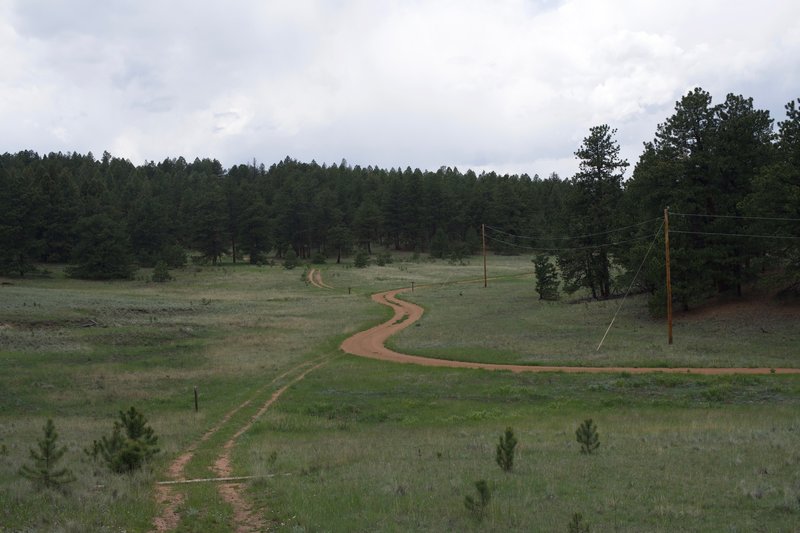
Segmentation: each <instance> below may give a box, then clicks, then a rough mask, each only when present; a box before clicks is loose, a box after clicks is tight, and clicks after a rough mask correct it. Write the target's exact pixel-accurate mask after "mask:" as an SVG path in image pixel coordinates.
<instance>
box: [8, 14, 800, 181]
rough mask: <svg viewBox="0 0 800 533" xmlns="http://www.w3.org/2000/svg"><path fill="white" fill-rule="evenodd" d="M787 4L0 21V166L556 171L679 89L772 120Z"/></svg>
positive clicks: (662, 107) (793, 68) (781, 73)
mask: <svg viewBox="0 0 800 533" xmlns="http://www.w3.org/2000/svg"><path fill="white" fill-rule="evenodd" d="M798 55H800V5H797V3H796V2H789V1H777V2H771V3H769V4H768V5H767V6H762V7H760V8H759V9H756V8H755V7H754V6H753V5H752V4H750V3H745V2H740V1H733V2H731V1H723V0H702V1H699V2H698V1H693V2H689V1H685V0H680V1H677V0H676V1H675V2H669V3H664V2H658V3H655V2H640V1H634V0H615V1H605V2H598V1H594V0H568V1H562V2H556V1H538V2H537V1H533V2H532V1H526V0H503V1H488V0H487V1H479V0H472V1H467V2H463V1H455V0H435V1H433V0H432V1H422V0H416V1H405V0H393V1H389V2H369V1H367V0H341V1H337V2H328V1H323V0H299V1H296V2H260V1H257V0H242V1H236V2H227V3H217V2H199V1H189V0H180V1H175V2H155V1H133V0H131V1H118V2H100V3H97V2H89V1H75V0H70V1H66V0H62V1H56V0H36V1H32V0H25V1H22V0H16V1H14V0H9V1H6V2H4V3H2V4H0V69H1V70H0V71H2V72H3V73H4V74H3V76H2V77H0V117H2V119H3V120H2V121H0V124H2V126H0V144H2V150H3V151H14V150H19V149H27V148H31V149H34V150H37V151H40V152H47V151H51V150H77V151H82V152H83V151H88V150H92V151H93V152H95V153H100V152H102V151H103V150H105V149H108V150H110V151H111V152H112V153H114V154H115V155H120V156H124V157H129V158H130V159H131V160H132V161H134V162H136V163H139V162H142V161H144V160H145V159H147V160H160V159H163V158H164V157H173V156H178V155H184V156H185V157H187V158H193V157H196V156H200V157H206V156H207V157H216V158H218V159H220V160H221V161H222V162H223V164H224V165H232V164H236V163H240V162H246V161H250V160H252V158H253V157H256V158H258V159H259V160H260V161H265V162H268V163H269V162H272V161H276V160H278V159H281V158H283V157H285V156H286V155H290V156H292V157H296V158H299V159H303V160H311V159H315V160H317V161H318V162H329V163H332V162H338V161H340V160H341V159H342V158H346V159H347V160H348V161H349V162H350V163H352V164H362V165H368V164H378V165H380V166H385V167H390V166H394V167H397V166H401V167H405V166H408V165H410V166H412V167H420V168H431V169H435V168H438V167H439V166H441V165H450V166H458V167H459V168H461V169H462V170H463V169H466V168H468V167H472V168H476V169H478V170H481V169H485V170H492V169H495V170H498V171H507V172H519V173H522V172H526V173H528V174H534V173H538V174H540V175H542V176H546V175H547V174H549V173H550V172H551V171H554V170H555V171H558V172H559V173H561V174H562V175H564V176H567V175H569V174H571V173H572V172H574V170H575V168H576V165H575V162H574V158H573V152H574V151H575V150H576V149H577V147H578V145H579V144H580V142H581V139H582V138H583V137H584V136H585V135H586V134H587V133H588V129H589V127H590V126H592V125H596V124H600V123H608V124H610V125H611V126H612V127H615V128H617V129H618V139H619V140H620V142H621V144H622V146H623V152H624V155H625V156H626V157H627V158H628V159H629V160H630V162H631V163H635V161H636V158H637V157H638V154H639V153H640V151H641V144H642V142H643V141H646V140H650V139H651V138H652V136H653V133H654V130H655V127H656V125H657V124H658V123H659V122H661V121H663V120H664V119H665V118H666V117H667V116H668V115H669V114H670V113H671V111H672V107H673V105H674V102H675V100H677V99H678V98H680V96H681V95H682V94H683V93H685V92H686V91H687V90H688V89H690V88H692V87H694V86H702V87H704V88H705V89H707V90H709V91H710V92H711V93H712V94H713V95H714V96H715V98H716V99H717V100H721V99H722V98H724V96H725V94H726V93H727V92H736V93H742V94H745V95H747V96H753V97H754V99H755V103H756V105H757V106H760V107H766V108H768V109H770V110H771V111H772V113H773V116H776V118H781V117H782V107H783V104H784V103H785V102H787V101H788V100H790V99H793V98H796V97H798V96H800V94H797V87H800V66H798V63H797V61H796V59H795V58H796V57H798Z"/></svg>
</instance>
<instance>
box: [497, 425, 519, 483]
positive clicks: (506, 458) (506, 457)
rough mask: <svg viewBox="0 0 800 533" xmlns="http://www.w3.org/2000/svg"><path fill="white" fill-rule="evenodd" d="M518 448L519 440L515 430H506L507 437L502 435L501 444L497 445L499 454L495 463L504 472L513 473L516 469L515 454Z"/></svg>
mask: <svg viewBox="0 0 800 533" xmlns="http://www.w3.org/2000/svg"><path fill="white" fill-rule="evenodd" d="M516 447H517V438H516V437H515V436H514V430H513V429H511V428H510V427H508V428H506V432H505V435H500V442H499V443H498V444H497V453H496V455H495V462H497V464H498V466H500V468H501V469H502V470H503V472H511V470H512V469H513V468H514V452H515V449H516Z"/></svg>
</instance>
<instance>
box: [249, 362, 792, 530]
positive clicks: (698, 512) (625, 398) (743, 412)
mask: <svg viewBox="0 0 800 533" xmlns="http://www.w3.org/2000/svg"><path fill="white" fill-rule="evenodd" d="M720 390H728V392H727V393H725V394H718V391H720ZM798 403H800V389H798V380H797V379H796V378H792V377H789V378H786V377H780V376H764V377H758V378H755V377H727V378H719V377H699V376H689V377H687V376H677V377H676V376H664V375H652V376H631V375H619V374H617V375H614V374H609V375H567V374H549V375H547V374H524V375H523V374H517V375H515V374H510V373H492V372H485V371H455V370H446V369H421V368H416V367H411V366H398V365H395V366H392V365H386V364H383V363H377V362H371V361H360V360H355V359H350V358H343V359H340V360H338V361H337V362H336V363H334V364H331V365H329V366H328V367H326V368H325V369H323V370H321V371H319V372H317V373H315V374H314V375H312V376H309V377H308V378H307V379H306V380H304V381H303V382H301V383H298V384H297V385H296V386H295V387H294V388H293V389H292V390H291V391H290V392H289V393H288V397H287V398H285V400H284V401H283V402H281V403H280V404H279V405H278V407H277V409H275V410H273V411H271V412H269V413H268V414H267V416H266V417H265V418H264V419H263V420H262V421H261V422H259V423H258V424H257V426H256V427H255V428H254V431H253V432H252V433H251V434H249V435H248V436H247V440H246V442H247V443H248V444H247V445H243V446H242V447H241V448H240V449H239V451H238V455H239V457H238V459H239V461H240V463H241V464H243V465H248V466H247V470H248V471H251V472H259V473H262V474H267V473H277V474H290V475H288V476H278V477H274V478H267V479H265V480H263V481H259V482H256V483H254V484H253V486H252V489H251V492H252V494H253V496H254V497H255V498H256V499H258V500H259V501H262V502H263V504H264V506H265V507H266V508H267V509H269V510H270V512H271V513H272V516H273V519H274V520H275V521H276V522H280V523H284V524H286V525H287V529H288V526H291V527H296V528H302V529H304V530H307V531H317V530H332V531H344V530H364V529H370V530H380V531H408V530H425V531H442V530H484V529H489V530H497V531H501V530H520V529H533V530H544V531H550V530H565V529H566V525H567V523H568V521H569V519H570V517H571V516H572V513H574V512H581V513H582V514H583V515H584V516H585V517H587V518H588V519H589V521H590V522H591V523H592V525H593V528H594V530H597V531H610V530H615V529H616V530H620V531H675V530H676V529H677V530H696V531H705V530H728V529H730V528H731V527H736V528H742V529H747V530H759V528H761V530H764V531H780V530H790V529H791V528H792V527H794V526H793V524H794V523H796V520H797V518H798V514H799V513H800V502H798V501H797V497H798V496H800V473H799V472H800V470H798V467H800V452H798V449H797V447H796V445H795V443H794V441H795V439H796V433H797V431H800V416H798V415H797V409H798ZM587 417H592V418H593V419H594V420H595V421H596V423H597V424H598V426H599V431H600V438H601V447H600V452H599V454H598V455H597V456H592V457H587V456H582V455H581V454H580V453H579V444H578V443H577V442H576V441H575V436H574V432H575V429H577V427H578V425H579V424H580V422H582V421H583V419H584V418H587ZM509 425H510V426H512V427H513V428H514V430H515V434H516V435H517V436H518V439H519V441H520V445H519V452H518V457H517V460H516V461H515V470H514V472H513V473H511V474H509V475H506V474H504V473H503V472H502V471H501V470H500V469H499V467H498V466H497V465H496V464H495V463H494V448H495V445H496V443H497V439H498V437H499V435H500V434H502V432H503V430H504V429H505V427H507V426H509ZM243 444H244V442H243ZM272 452H275V453H276V455H277V460H276V461H275V463H274V464H273V465H268V464H267V462H266V459H265V458H267V457H268V456H269V454H270V453H272ZM477 479H487V480H488V481H489V482H490V484H491V485H492V486H493V487H494V498H493V500H492V503H491V505H490V509H489V514H488V515H487V518H486V520H485V521H484V523H482V524H480V525H479V524H477V523H475V522H474V521H473V520H472V518H471V517H470V515H469V514H468V513H467V512H466V511H465V509H464V508H463V504H462V502H463V498H464V496H465V495H466V494H468V493H471V491H472V490H473V485H472V484H473V482H474V481H476V480H477ZM343 509H346V510H347V511H346V512H345V511H343Z"/></svg>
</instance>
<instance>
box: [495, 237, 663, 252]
mask: <svg viewBox="0 0 800 533" xmlns="http://www.w3.org/2000/svg"><path fill="white" fill-rule="evenodd" d="M650 237H651V235H649V234H648V235H642V236H641V237H634V238H632V239H625V240H622V241H615V242H609V243H603V244H591V245H585V246H571V247H544V246H543V247H538V246H527V245H524V244H517V243H514V242H509V241H504V240H502V239H498V238H496V237H492V236H490V235H487V236H486V239H487V240H489V241H492V242H497V243H500V244H505V245H506V246H511V247H513V248H520V249H523V250H532V251H534V252H567V251H577V250H591V249H595V248H608V247H611V246H618V245H620V244H628V243H631V242H637V241H643V240H647V239H649V238H650Z"/></svg>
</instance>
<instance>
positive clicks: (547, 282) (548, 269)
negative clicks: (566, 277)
mask: <svg viewBox="0 0 800 533" xmlns="http://www.w3.org/2000/svg"><path fill="white" fill-rule="evenodd" d="M533 262H534V264H535V267H536V292H538V293H539V299H540V300H558V270H557V269H556V267H555V265H553V263H551V262H550V258H549V257H548V256H547V255H544V254H539V255H537V256H536V259H534V260H533Z"/></svg>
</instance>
